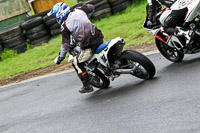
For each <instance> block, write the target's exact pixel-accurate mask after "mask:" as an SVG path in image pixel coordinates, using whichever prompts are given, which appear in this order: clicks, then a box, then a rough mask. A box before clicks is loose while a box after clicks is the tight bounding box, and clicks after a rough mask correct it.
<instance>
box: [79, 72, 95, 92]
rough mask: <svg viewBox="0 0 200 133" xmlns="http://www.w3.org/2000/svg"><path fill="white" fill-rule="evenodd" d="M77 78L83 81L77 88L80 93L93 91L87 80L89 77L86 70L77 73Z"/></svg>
mask: <svg viewBox="0 0 200 133" xmlns="http://www.w3.org/2000/svg"><path fill="white" fill-rule="evenodd" d="M79 78H80V79H81V81H82V83H83V87H82V88H81V89H80V90H79V92H80V93H89V92H92V91H94V89H93V87H92V85H91V84H90V81H89V79H90V78H89V75H88V74H87V72H84V73H81V74H79Z"/></svg>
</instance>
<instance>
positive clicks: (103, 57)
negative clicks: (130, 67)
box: [88, 37, 122, 67]
mask: <svg viewBox="0 0 200 133" xmlns="http://www.w3.org/2000/svg"><path fill="white" fill-rule="evenodd" d="M118 41H122V39H121V38H120V37H118V38H115V39H112V40H110V41H108V42H107V43H108V45H107V47H105V48H104V49H103V50H101V52H100V53H98V52H97V53H98V54H94V55H93V57H92V58H91V59H90V60H89V61H88V64H90V63H91V62H93V61H94V60H97V61H98V62H99V63H100V64H102V65H103V66H105V67H110V64H109V61H108V53H109V50H110V49H111V48H112V47H113V46H114V45H116V43H117V42H118Z"/></svg>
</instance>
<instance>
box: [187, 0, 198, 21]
mask: <svg viewBox="0 0 200 133" xmlns="http://www.w3.org/2000/svg"><path fill="white" fill-rule="evenodd" d="M187 9H188V12H187V15H186V17H185V22H186V23H187V22H190V21H192V20H193V19H194V18H195V17H197V16H198V15H199V14H200V0H191V1H190V2H189V3H188V5H187Z"/></svg>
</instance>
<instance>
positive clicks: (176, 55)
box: [155, 38, 184, 63]
mask: <svg viewBox="0 0 200 133" xmlns="http://www.w3.org/2000/svg"><path fill="white" fill-rule="evenodd" d="M155 41H156V46H157V48H158V50H159V51H160V53H161V54H162V55H163V56H164V57H165V58H166V59H168V60H169V61H171V62H174V63H176V62H180V61H182V60H183V58H184V54H182V53H181V52H180V51H178V50H177V49H174V48H171V47H170V46H168V45H167V44H165V43H164V42H162V41H160V40H158V39H157V38H156V40H155Z"/></svg>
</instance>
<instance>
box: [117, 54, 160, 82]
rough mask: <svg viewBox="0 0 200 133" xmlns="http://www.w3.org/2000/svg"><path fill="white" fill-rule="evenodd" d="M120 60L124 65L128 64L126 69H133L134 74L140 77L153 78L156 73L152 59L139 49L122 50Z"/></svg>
mask: <svg viewBox="0 0 200 133" xmlns="http://www.w3.org/2000/svg"><path fill="white" fill-rule="evenodd" d="M120 61H121V64H122V66H126V67H125V68H124V69H132V72H133V73H132V75H133V76H136V77H138V78H140V79H145V80H148V79H151V78H153V77H154V75H155V73H156V69H155V66H154V64H153V63H152V62H151V60H149V59H148V58H147V57H146V56H144V55H143V54H141V53H139V52H137V51H133V50H126V51H124V52H122V54H121V55H120Z"/></svg>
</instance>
